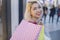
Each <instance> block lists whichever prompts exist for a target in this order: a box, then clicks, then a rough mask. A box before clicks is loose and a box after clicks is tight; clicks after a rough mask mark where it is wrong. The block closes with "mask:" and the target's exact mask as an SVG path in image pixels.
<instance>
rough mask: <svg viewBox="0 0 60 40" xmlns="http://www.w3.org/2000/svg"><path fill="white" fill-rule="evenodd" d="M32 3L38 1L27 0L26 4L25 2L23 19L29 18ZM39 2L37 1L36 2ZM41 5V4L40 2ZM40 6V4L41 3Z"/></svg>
mask: <svg viewBox="0 0 60 40" xmlns="http://www.w3.org/2000/svg"><path fill="white" fill-rule="evenodd" d="M34 3H38V1H29V2H28V3H27V4H26V10H25V13H24V19H26V20H31V13H30V11H31V6H32V4H34ZM38 4H39V3H38ZM40 5H41V4H40ZM41 6H42V5H41Z"/></svg>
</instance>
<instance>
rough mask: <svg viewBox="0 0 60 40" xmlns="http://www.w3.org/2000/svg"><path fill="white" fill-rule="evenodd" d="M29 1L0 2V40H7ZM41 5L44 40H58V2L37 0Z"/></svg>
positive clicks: (59, 35) (1, 0) (59, 14)
mask: <svg viewBox="0 0 60 40" xmlns="http://www.w3.org/2000/svg"><path fill="white" fill-rule="evenodd" d="M28 1H31V0H0V40H9V39H10V37H11V35H12V34H13V33H14V31H15V29H16V27H17V26H18V24H19V23H20V22H21V20H22V19H23V14H24V12H25V7H26V3H27V2H28ZM37 1H39V2H40V3H41V4H42V5H43V16H42V22H43V23H44V27H45V35H44V36H45V40H60V18H59V17H60V0H37Z"/></svg>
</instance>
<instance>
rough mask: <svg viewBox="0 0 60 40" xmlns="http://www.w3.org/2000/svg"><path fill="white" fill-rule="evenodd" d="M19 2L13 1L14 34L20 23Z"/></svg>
mask: <svg viewBox="0 0 60 40" xmlns="http://www.w3.org/2000/svg"><path fill="white" fill-rule="evenodd" d="M18 2H19V1H18V0H11V30H12V34H13V32H14V31H15V29H16V27H17V26H18V23H19V19H18V18H19V16H18V13H19V6H18Z"/></svg>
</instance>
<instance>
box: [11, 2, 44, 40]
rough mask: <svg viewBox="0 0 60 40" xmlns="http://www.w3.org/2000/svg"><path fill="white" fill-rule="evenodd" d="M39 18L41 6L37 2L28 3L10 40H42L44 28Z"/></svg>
mask: <svg viewBox="0 0 60 40" xmlns="http://www.w3.org/2000/svg"><path fill="white" fill-rule="evenodd" d="M41 17H42V5H41V4H39V3H38V2H37V1H31V2H28V3H27V5H26V12H25V14H24V19H23V20H22V21H21V23H20V25H19V26H18V28H17V29H16V31H15V32H14V34H13V35H12V37H11V39H10V40H44V27H43V24H42V22H41V21H40V20H41ZM39 19H40V20H39Z"/></svg>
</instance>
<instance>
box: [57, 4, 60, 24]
mask: <svg viewBox="0 0 60 40" xmlns="http://www.w3.org/2000/svg"><path fill="white" fill-rule="evenodd" d="M59 17H60V5H58V10H57V23H58V22H59Z"/></svg>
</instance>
